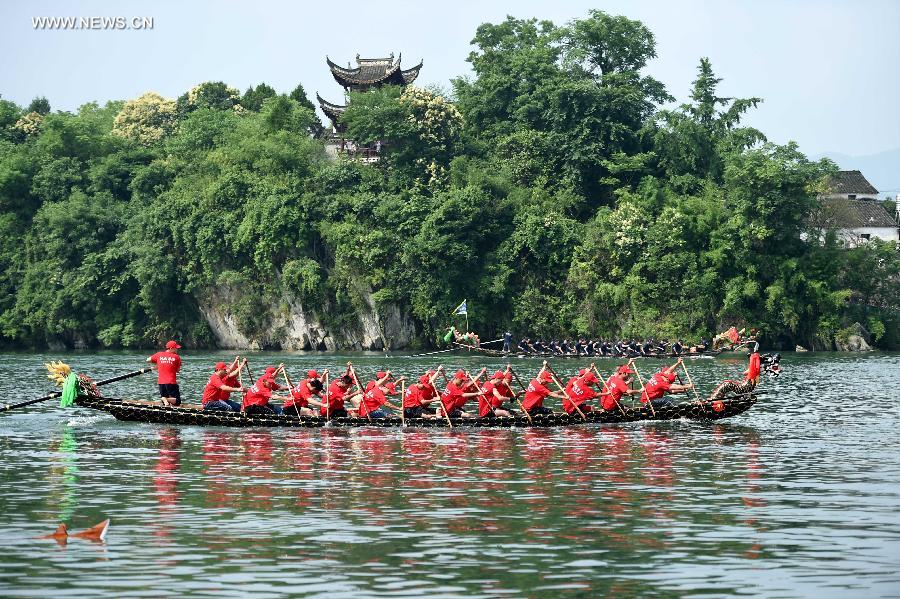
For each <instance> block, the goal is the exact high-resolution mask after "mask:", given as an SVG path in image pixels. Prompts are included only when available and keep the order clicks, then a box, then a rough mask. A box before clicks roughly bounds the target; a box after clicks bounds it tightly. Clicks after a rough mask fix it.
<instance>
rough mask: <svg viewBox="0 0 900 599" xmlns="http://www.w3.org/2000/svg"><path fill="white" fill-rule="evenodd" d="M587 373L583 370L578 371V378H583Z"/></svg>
mask: <svg viewBox="0 0 900 599" xmlns="http://www.w3.org/2000/svg"><path fill="white" fill-rule="evenodd" d="M585 372H587V370H585V369H584V368H582V369H581V370H579V371H578V376H584V373H585Z"/></svg>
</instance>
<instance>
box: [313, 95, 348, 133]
mask: <svg viewBox="0 0 900 599" xmlns="http://www.w3.org/2000/svg"><path fill="white" fill-rule="evenodd" d="M316 100H318V102H319V107H320V108H321V109H322V112H324V113H325V116H327V117H328V118H329V119H331V122H332V123H334V124H335V125H337V124H338V120H339V119H340V118H341V114H343V112H344V111H345V110H347V106H346V105H344V106H341V105H340V104H332V103H331V102H329V101H328V100H326V99H324V98H323V97H322V96H320V95H319V93H318V92H316Z"/></svg>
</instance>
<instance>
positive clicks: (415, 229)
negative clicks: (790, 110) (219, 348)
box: [0, 11, 900, 348]
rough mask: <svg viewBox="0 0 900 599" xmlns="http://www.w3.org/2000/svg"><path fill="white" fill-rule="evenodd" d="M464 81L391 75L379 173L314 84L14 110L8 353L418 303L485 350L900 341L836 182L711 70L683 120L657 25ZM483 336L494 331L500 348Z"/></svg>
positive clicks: (558, 32) (570, 44)
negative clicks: (830, 200) (547, 338)
mask: <svg viewBox="0 0 900 599" xmlns="http://www.w3.org/2000/svg"><path fill="white" fill-rule="evenodd" d="M472 44H473V50H472V52H471V54H470V55H469V59H468V60H469V62H470V63H471V65H472V68H473V71H474V73H473V75H472V76H471V77H467V78H459V79H456V80H454V81H453V88H452V92H450V93H446V92H444V93H442V92H440V91H439V90H425V89H417V88H407V89H406V90H402V89H398V88H392V87H384V88H381V89H379V90H374V91H371V92H367V93H362V94H353V96H352V97H351V106H350V108H349V109H348V110H347V111H346V113H345V115H344V119H345V124H346V126H347V129H348V131H349V133H350V135H351V136H352V137H353V138H354V139H356V140H358V141H359V142H361V143H369V142H375V141H379V142H382V143H383V158H382V160H380V161H379V162H377V163H374V164H364V163H361V162H358V161H353V160H346V159H338V160H334V159H330V158H329V157H328V156H327V154H326V152H325V147H324V144H323V142H322V141H321V139H320V137H321V136H320V135H318V134H319V133H321V131H322V126H321V123H319V121H318V120H317V118H316V116H315V113H314V109H313V105H312V104H311V103H310V102H309V100H308V99H307V97H306V94H305V92H304V91H303V88H302V87H301V86H298V88H297V89H295V90H293V91H292V92H291V93H290V94H278V93H277V92H276V91H275V90H274V89H273V88H271V87H270V86H268V85H266V84H264V83H262V84H260V85H258V86H256V87H251V88H249V89H248V90H247V91H246V92H245V93H243V94H241V93H240V92H239V91H238V90H236V89H234V88H231V87H229V86H228V85H226V84H225V83H222V82H207V83H203V84H201V85H198V86H196V87H194V88H193V89H191V90H189V91H187V92H185V93H184V94H183V95H182V96H181V97H179V98H178V99H177V100H168V99H165V98H162V97H160V96H159V95H157V94H154V93H147V94H144V95H142V96H141V97H139V98H136V99H133V100H129V101H127V102H110V103H108V104H106V105H105V106H99V105H97V104H88V105H85V106H82V107H81V108H80V109H79V111H78V112H77V114H71V113H67V112H52V111H51V109H50V105H49V102H48V101H47V100H46V99H44V98H37V99H35V101H34V102H32V103H31V105H30V106H29V107H27V108H24V109H23V108H21V107H19V106H16V105H15V104H13V103H11V102H8V101H4V100H0V228H2V231H0V244H2V245H0V261H2V274H0V289H2V292H0V338H2V340H3V342H4V343H5V344H7V345H14V344H15V345H24V346H44V345H46V344H48V343H49V344H51V345H52V344H60V343H62V344H66V345H70V346H71V345H88V346H92V345H99V346H105V347H120V346H126V347H134V346H146V345H151V344H154V343H156V342H158V341H159V340H161V339H164V338H169V337H172V336H181V337H182V338H184V339H185V340H187V341H188V342H189V343H192V344H194V345H203V344H207V345H210V344H212V343H213V339H212V336H211V334H210V329H209V328H208V326H207V325H206V321H205V320H204V317H203V310H204V308H206V309H209V308H210V307H212V308H222V309H224V310H225V311H227V312H228V313H229V314H231V315H232V316H233V318H234V320H235V322H236V325H237V326H238V328H239V329H240V330H241V331H243V332H244V333H246V334H247V335H248V336H250V337H253V336H255V335H258V334H259V333H261V332H262V331H264V330H266V329H267V327H270V326H271V325H272V315H273V314H276V313H278V312H279V311H283V310H289V309H291V306H293V305H296V304H299V305H302V307H303V309H304V310H305V311H308V312H310V313H313V314H315V315H316V316H317V317H318V318H319V319H320V320H321V321H322V322H323V323H325V325H326V326H328V327H330V328H333V329H334V330H335V331H338V330H347V329H352V328H353V327H354V326H356V323H357V322H358V314H359V313H360V312H361V311H364V310H369V309H371V306H372V305H374V307H375V309H376V310H382V309H385V308H386V307H388V306H399V307H400V309H401V310H402V311H403V312H405V313H407V314H410V315H411V316H412V318H413V319H414V321H415V323H416V325H417V329H418V330H419V331H420V332H421V334H420V339H421V340H423V341H425V342H428V340H431V339H434V333H435V332H436V331H437V330H438V329H440V328H441V327H443V326H445V325H446V324H447V323H448V321H449V320H450V312H451V311H452V309H453V307H454V306H455V305H456V304H457V303H458V302H459V301H460V300H461V299H462V298H468V300H469V307H470V311H471V313H470V324H471V326H472V328H473V329H475V330H478V331H480V332H482V334H483V335H491V334H493V333H496V332H498V331H500V330H501V329H503V328H506V327H512V329H513V330H514V331H516V332H517V333H518V334H521V335H524V334H530V335H572V334H579V335H588V336H601V335H602V336H613V335H625V336H645V335H654V336H658V337H675V336H681V337H684V338H686V339H694V338H697V337H699V336H700V335H709V334H711V333H713V332H715V331H717V330H721V329H722V328H724V327H727V326H729V325H731V324H737V325H738V326H743V325H746V326H756V327H759V328H760V329H761V330H762V332H763V336H764V340H765V341H766V342H768V343H769V344H775V345H780V346H792V344H793V343H796V342H799V343H803V344H804V345H819V346H822V345H823V344H827V343H828V342H829V341H830V340H831V339H833V338H835V337H836V336H839V335H840V334H841V331H842V330H845V329H846V328H847V327H848V326H849V325H850V324H852V323H853V322H860V323H862V324H863V325H864V326H865V327H867V328H868V329H869V330H870V331H871V332H872V333H873V335H874V336H875V337H876V338H877V341H878V343H879V344H880V345H881V346H882V347H891V348H896V347H897V346H898V343H900V319H898V315H897V309H898V305H900V289H898V278H900V261H898V254H897V251H896V249H895V248H893V247H890V246H888V245H885V244H882V243H879V242H872V243H870V244H867V245H866V246H864V247H860V248H856V249H850V250H848V249H843V248H842V247H841V246H840V245H839V244H838V243H837V242H836V240H835V237H834V235H830V234H829V235H825V236H822V235H820V234H819V233H818V232H814V233H812V234H810V231H808V230H807V227H808V224H807V223H808V221H809V215H810V213H811V212H812V211H813V210H815V208H816V203H817V199H816V197H817V193H818V192H820V191H821V190H822V189H823V187H822V185H823V181H824V179H825V177H826V176H827V175H828V174H829V173H830V172H832V171H833V169H834V165H833V164H831V163H828V162H825V161H823V162H811V161H809V160H808V159H807V158H806V157H805V156H804V155H802V154H801V153H800V152H799V151H798V150H797V148H796V147H795V146H794V145H792V144H789V145H786V146H779V145H776V144H772V143H769V142H767V141H766V138H765V136H764V134H763V133H762V132H760V131H757V130H755V129H752V128H748V127H744V126H742V125H741V117H742V115H743V114H744V113H745V112H746V111H747V110H750V109H752V108H753V107H755V106H756V105H757V103H758V102H760V101H761V100H760V99H758V98H748V99H734V98H722V97H719V96H718V95H717V87H718V84H719V79H717V78H716V77H715V74H714V72H713V69H712V66H711V65H710V63H709V61H707V60H706V59H702V60H701V61H700V65H699V68H698V76H697V79H696V81H695V83H694V87H693V90H692V91H691V95H690V99H689V100H688V101H687V102H686V103H684V104H681V105H678V106H677V107H674V108H664V106H669V105H671V104H670V102H671V101H673V98H671V96H670V95H669V93H668V92H667V90H666V89H665V88H664V86H663V85H662V84H661V83H660V82H659V81H657V80H655V79H653V78H652V77H649V76H647V75H646V74H644V73H643V72H642V71H643V69H644V67H645V65H646V64H647V62H648V61H649V60H651V59H652V58H653V57H654V56H655V55H656V54H655V53H656V49H655V40H654V37H653V34H652V32H650V31H649V30H648V29H647V28H646V27H645V26H644V25H643V24H641V23H640V22H637V21H632V20H629V19H626V18H624V17H614V16H610V15H607V14H605V13H602V12H599V11H592V12H591V13H590V14H589V15H588V16H587V18H585V19H582V20H577V21H574V22H572V23H569V24H567V25H565V26H557V25H554V24H553V23H550V22H547V21H536V20H519V19H514V18H508V19H507V20H506V21H504V22H502V23H499V24H484V25H482V26H480V27H479V28H478V30H477V32H476V34H475V38H474V39H473V41H472ZM485 338H487V337H485Z"/></svg>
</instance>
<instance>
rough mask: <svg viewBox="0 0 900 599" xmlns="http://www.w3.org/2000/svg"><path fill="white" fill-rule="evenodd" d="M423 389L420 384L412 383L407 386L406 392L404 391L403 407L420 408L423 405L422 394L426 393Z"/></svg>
mask: <svg viewBox="0 0 900 599" xmlns="http://www.w3.org/2000/svg"><path fill="white" fill-rule="evenodd" d="M424 392H425V391H424V390H423V389H419V386H418V385H410V386H409V387H407V388H406V392H404V393H403V407H404V408H418V407H419V406H421V405H422V395H423V394H424Z"/></svg>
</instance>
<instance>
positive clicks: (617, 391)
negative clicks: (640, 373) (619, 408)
mask: <svg viewBox="0 0 900 599" xmlns="http://www.w3.org/2000/svg"><path fill="white" fill-rule="evenodd" d="M606 390H607V391H609V392H610V395H604V396H603V400H602V404H601V405H602V406H603V409H604V410H615V409H616V404H617V403H619V400H620V399H622V396H623V395H625V392H626V391H628V385H627V384H626V383H625V381H623V380H622V377H620V376H618V375H615V374H614V375H613V376H611V377H609V379H607V381H606Z"/></svg>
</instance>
